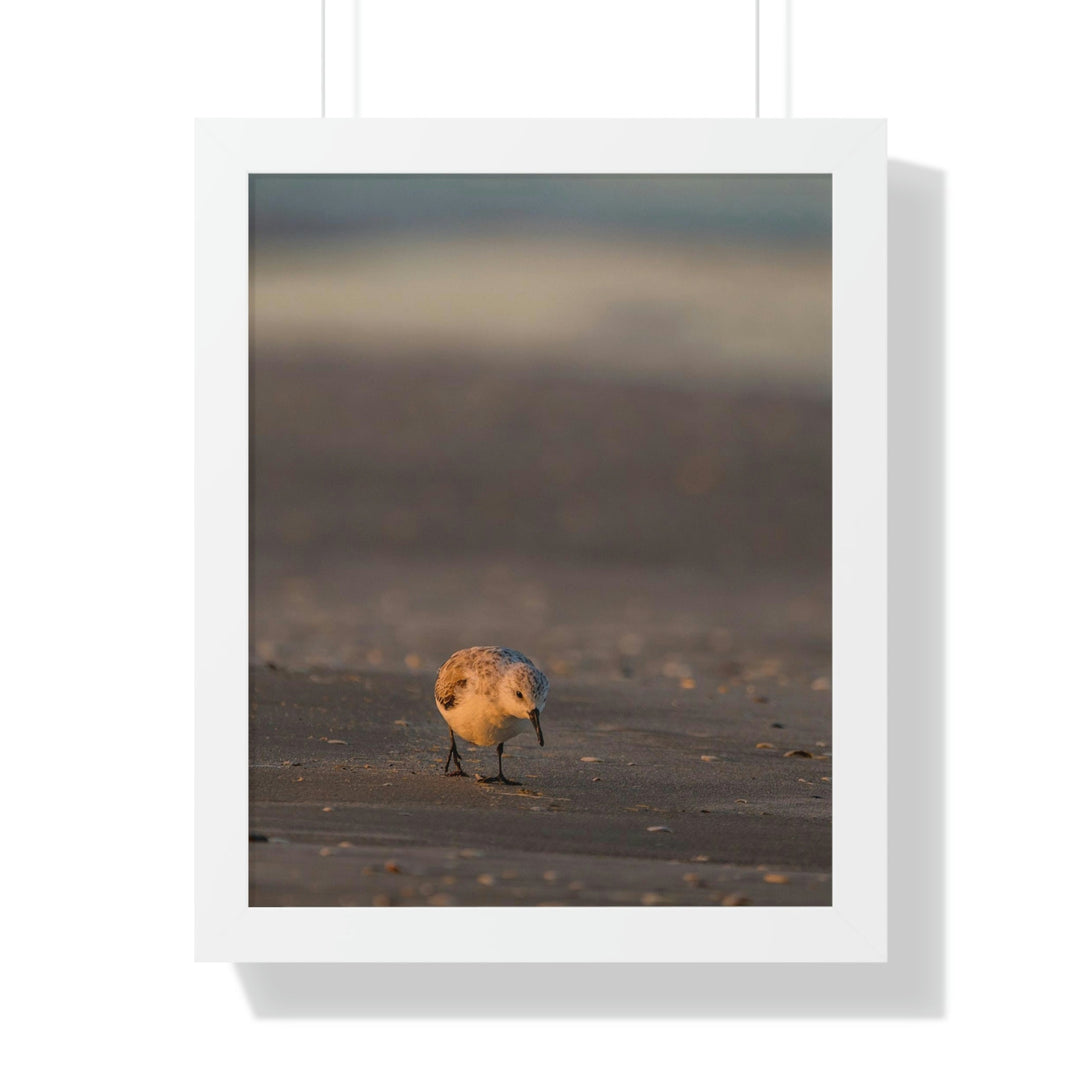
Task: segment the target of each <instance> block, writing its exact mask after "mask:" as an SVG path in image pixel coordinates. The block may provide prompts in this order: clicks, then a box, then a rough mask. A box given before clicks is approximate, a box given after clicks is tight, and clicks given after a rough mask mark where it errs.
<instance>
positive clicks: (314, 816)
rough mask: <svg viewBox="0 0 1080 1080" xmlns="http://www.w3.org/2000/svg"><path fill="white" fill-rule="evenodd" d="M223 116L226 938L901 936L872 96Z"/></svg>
mask: <svg viewBox="0 0 1080 1080" xmlns="http://www.w3.org/2000/svg"><path fill="white" fill-rule="evenodd" d="M196 134H197V198H198V202H197V223H196V224H197V252H196V268H197V281H196V295H197V305H198V306H197V312H196V323H197V328H196V349H197V358H196V372H197V391H196V400H197V422H198V428H197V461H196V497H197V523H198V524H197V537H196V551H197V568H196V570H197V573H196V578H197V583H196V590H197V592H196V596H197V612H196V625H197V628H198V640H197V648H196V658H197V688H196V689H197V695H196V700H197V716H196V766H197V820H196V839H197V852H196V857H197V862H196V944H197V955H198V956H199V958H200V959H207V960H231V961H313V962H321V961H369V962H382V963H385V962H397V961H404V962H428V963H430V962H446V963H450V962H468V961H473V962H485V963H487V962H499V961H501V962H638V963H640V962H642V961H646V962H720V961H724V962H759V961H762V962H776V961H806V962H820V961H836V962H848V963H850V962H882V961H885V960H886V959H887V951H886V926H887V923H886V904H885V898H886V865H887V844H886V794H887V793H886V784H885V778H886V542H885V537H886V512H885V511H886V450H885V447H886V435H887V432H886V404H887V403H886V368H885V347H886V343H885V236H886V233H885V220H886V214H885V210H886V202H885V192H886V187H885V184H886V171H885V126H884V124H883V123H882V122H878V121H744V120H728V121H711V120H688V121H674V120H672V121H668V120H663V121H659V120H658V121H605V120H570V121H545V120H535V121H500V120H456V121H438V120H430V121H429V120H390V121H380V120H355V121H353V120H350V121H338V120H324V121H306V120H305V121H206V122H200V123H199V125H198V127H197V133H196ZM495 907H497V908H499V931H498V933H497V934H492V933H491V932H490V929H489V928H488V926H487V925H486V924H487V917H488V915H489V914H490V911H491V909H492V908H495Z"/></svg>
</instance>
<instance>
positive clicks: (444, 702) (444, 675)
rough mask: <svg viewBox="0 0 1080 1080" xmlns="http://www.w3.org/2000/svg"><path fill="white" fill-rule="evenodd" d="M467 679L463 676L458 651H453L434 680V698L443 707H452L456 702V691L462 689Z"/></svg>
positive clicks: (463, 671)
mask: <svg viewBox="0 0 1080 1080" xmlns="http://www.w3.org/2000/svg"><path fill="white" fill-rule="evenodd" d="M467 683H468V679H466V678H465V669H464V666H463V664H462V660H461V655H460V653H454V655H453V656H451V657H450V659H449V660H447V661H446V663H445V664H443V666H442V667H441V668H439V675H438V678H436V680H435V700H436V701H437V702H438V703H439V704H440V705H441V706H442V707H443V708H444V709H452V708H453V707H454V705H455V704H456V701H457V698H456V695H457V693H458V692H459V691H460V690H462V689H463V688H464V687H465V686H466V684H467Z"/></svg>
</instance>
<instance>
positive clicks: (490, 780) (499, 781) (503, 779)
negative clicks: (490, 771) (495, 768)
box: [477, 775, 521, 787]
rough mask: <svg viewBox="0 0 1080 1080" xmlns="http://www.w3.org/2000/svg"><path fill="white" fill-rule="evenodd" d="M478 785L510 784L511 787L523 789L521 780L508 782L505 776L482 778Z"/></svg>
mask: <svg viewBox="0 0 1080 1080" xmlns="http://www.w3.org/2000/svg"><path fill="white" fill-rule="evenodd" d="M477 783H480V784H509V785H510V786H511V787H521V781H520V780H507V779H506V777H505V776H502V775H500V776H481V777H478V779H477Z"/></svg>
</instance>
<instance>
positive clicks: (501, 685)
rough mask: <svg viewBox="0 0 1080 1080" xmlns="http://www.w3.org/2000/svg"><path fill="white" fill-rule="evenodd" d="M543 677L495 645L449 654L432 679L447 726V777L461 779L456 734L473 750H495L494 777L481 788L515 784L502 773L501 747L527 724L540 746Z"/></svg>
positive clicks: (515, 654)
mask: <svg viewBox="0 0 1080 1080" xmlns="http://www.w3.org/2000/svg"><path fill="white" fill-rule="evenodd" d="M547 694H548V681H547V676H546V675H545V674H544V673H543V672H542V671H541V670H540V669H539V668H538V667H537V666H536V665H535V664H534V663H533V662H532V661H531V660H530V659H529V658H528V657H527V656H522V654H521V653H519V652H515V651H514V650H513V649H503V648H500V647H499V646H497V645H478V646H475V647H474V648H471V649H461V650H460V651H459V652H456V653H454V655H453V656H451V657H450V659H449V660H447V661H446V663H445V664H443V666H442V667H441V668H439V675H438V678H437V679H436V680H435V704H436V705H438V706H439V712H440V713H442V718H443V719H444V720H445V721H446V722H447V724H449V725H450V753H449V754H448V755H447V757H446V765H445V767H444V768H443V772H444V773H447V772H449V770H450V761H451V759H452V760H453V762H454V764H455V765H456V766H457V770H456V772H452V773H450V775H451V776H465V775H466V773H465V771H464V770H463V769H462V767H461V758H460V756H459V755H458V749H457V743H456V742H455V741H454V736H455V735H460V736H461V737H462V738H463V739H465V740H466V742H471V743H475V744H476V745H477V746H492V745H494V746H495V751H496V753H497V754H498V755H499V774H498V775H497V776H484V777H481V779H480V782H481V783H482V784H493V783H501V784H517V783H519V781H517V780H507V779H506V777H505V776H503V771H502V754H503V743H504V742H506V740H507V739H512V738H514V736H515V735H520V734H522V732H526V731H528V730H529V725H530V724H532V728H533V730H534V731H535V732H536V741H537V742H538V743H539V744H540V745H541V746H543V745H544V733H543V732H542V731H541V730H540V713H541V712H542V711H543V709H544V705H545V703H546V702H547Z"/></svg>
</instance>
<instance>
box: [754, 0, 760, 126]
mask: <svg viewBox="0 0 1080 1080" xmlns="http://www.w3.org/2000/svg"><path fill="white" fill-rule="evenodd" d="M754 119H755V120H760V119H761V0H754Z"/></svg>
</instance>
